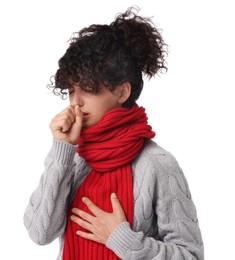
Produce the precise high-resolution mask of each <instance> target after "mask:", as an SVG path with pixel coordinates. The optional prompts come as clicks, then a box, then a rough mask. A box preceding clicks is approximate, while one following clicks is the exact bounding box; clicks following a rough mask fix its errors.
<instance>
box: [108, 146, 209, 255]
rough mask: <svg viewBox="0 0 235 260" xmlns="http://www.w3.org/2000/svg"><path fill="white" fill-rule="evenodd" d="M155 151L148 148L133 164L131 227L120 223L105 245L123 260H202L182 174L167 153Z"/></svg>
mask: <svg viewBox="0 0 235 260" xmlns="http://www.w3.org/2000/svg"><path fill="white" fill-rule="evenodd" d="M159 149H160V148H159ZM155 150H156V149H155ZM155 150H154V149H152V150H151V149H149V150H148V152H147V153H145V154H144V155H142V158H141V159H139V160H138V161H137V163H136V165H135V173H134V180H133V182H134V189H135V191H134V199H135V210H134V211H135V212H134V226H133V228H132V229H131V228H130V225H129V223H128V222H124V223H122V224H121V225H119V226H118V227H117V228H116V229H115V230H114V232H113V233H112V234H111V236H110V237H109V239H108V242H107V244H106V246H107V247H109V248H110V249H111V250H113V251H114V252H115V253H116V254H117V255H118V256H119V257H120V258H121V259H124V260H131V259H133V260H134V259H143V260H150V259H156V260H183V259H185V260H203V259H204V253H203V242H202V238H201V232H200V229H199V225H198V220H197V213H196V209H195V206H194V203H193V201H192V198H191V194H190V191H189V188H188V184H187V181H186V179H185V177H184V174H183V172H182V170H181V168H180V167H179V165H178V163H177V161H176V160H175V158H174V157H173V156H172V155H171V154H170V153H169V152H166V151H165V150H164V149H162V148H161V149H160V152H159V151H158V152H157V154H155V153H156V151H155Z"/></svg>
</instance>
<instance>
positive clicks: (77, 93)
mask: <svg viewBox="0 0 235 260" xmlns="http://www.w3.org/2000/svg"><path fill="white" fill-rule="evenodd" d="M69 101H70V105H72V106H76V105H78V106H79V107H82V106H83V105H84V101H83V97H82V91H81V89H80V87H74V89H73V92H72V93H71V94H70V95H69Z"/></svg>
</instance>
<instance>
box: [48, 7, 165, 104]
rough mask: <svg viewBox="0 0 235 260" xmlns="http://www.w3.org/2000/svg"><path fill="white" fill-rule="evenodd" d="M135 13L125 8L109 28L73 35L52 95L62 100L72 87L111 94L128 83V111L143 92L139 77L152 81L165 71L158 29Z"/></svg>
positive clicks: (95, 26) (107, 26) (93, 28)
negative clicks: (108, 91)
mask: <svg viewBox="0 0 235 260" xmlns="http://www.w3.org/2000/svg"><path fill="white" fill-rule="evenodd" d="M135 11H137V10H136V9H135V8H133V7H131V8H128V9H127V11H126V12H125V13H122V14H118V15H117V16H116V19H115V20H114V21H113V22H112V23H111V24H110V25H99V24H93V25H91V26H89V27H87V28H84V29H82V30H80V31H79V32H78V33H75V34H73V37H72V38H71V39H70V45H69V48H68V49H67V51H66V52H65V54H64V55H63V56H62V57H61V58H60V60H59V69H58V70H57V72H56V74H55V76H54V82H53V83H52V84H51V87H52V88H53V92H54V93H55V94H59V95H61V96H62V97H65V95H66V93H67V91H66V90H67V89H68V88H69V87H70V86H71V85H75V84H79V86H80V87H81V88H82V89H84V90H85V91H89V92H93V93H97V92H98V91H99V90H100V87H101V86H102V85H104V86H106V87H107V88H109V89H110V90H111V91H112V90H114V89H115V87H116V86H117V85H120V84H122V83H124V82H130V84H131V95H130V97H129V99H128V100H127V101H126V102H125V103H124V104H123V106H127V107H131V106H132V105H133V104H134V102H135V101H136V100H137V99H138V97H139V95H140V93H141V91H142V88H143V79H142V75H145V76H147V77H149V78H151V77H152V76H154V75H155V74H157V73H158V72H162V70H167V68H166V62H165V57H166V54H167V52H166V49H165V47H166V44H165V43H164V41H163V39H162V36H161V34H160V31H159V29H157V28H156V27H155V26H154V24H153V23H152V21H151V19H150V18H144V17H141V16H139V15H137V14H136V12H135Z"/></svg>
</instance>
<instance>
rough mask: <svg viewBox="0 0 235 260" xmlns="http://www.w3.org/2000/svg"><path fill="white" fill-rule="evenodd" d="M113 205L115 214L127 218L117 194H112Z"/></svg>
mask: <svg viewBox="0 0 235 260" xmlns="http://www.w3.org/2000/svg"><path fill="white" fill-rule="evenodd" d="M111 203H112V207H113V212H114V213H118V214H119V215H124V216H125V213H124V211H123V208H122V205H121V203H120V201H119V199H118V197H117V195H116V194H115V193H112V194H111Z"/></svg>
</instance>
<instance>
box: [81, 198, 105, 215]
mask: <svg viewBox="0 0 235 260" xmlns="http://www.w3.org/2000/svg"><path fill="white" fill-rule="evenodd" d="M82 201H83V203H84V204H86V205H87V207H88V209H89V210H90V211H91V213H93V214H94V215H95V216H96V217H98V216H99V215H101V214H103V213H104V211H103V210H102V209H100V208H99V207H97V206H96V205H95V204H94V203H93V202H92V201H91V200H89V199H88V198H86V197H83V198H82Z"/></svg>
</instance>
